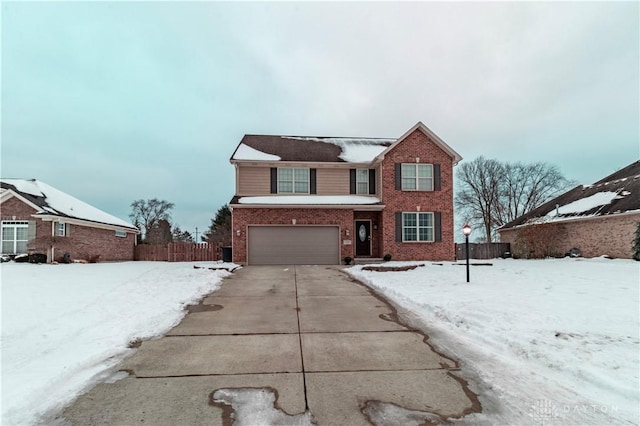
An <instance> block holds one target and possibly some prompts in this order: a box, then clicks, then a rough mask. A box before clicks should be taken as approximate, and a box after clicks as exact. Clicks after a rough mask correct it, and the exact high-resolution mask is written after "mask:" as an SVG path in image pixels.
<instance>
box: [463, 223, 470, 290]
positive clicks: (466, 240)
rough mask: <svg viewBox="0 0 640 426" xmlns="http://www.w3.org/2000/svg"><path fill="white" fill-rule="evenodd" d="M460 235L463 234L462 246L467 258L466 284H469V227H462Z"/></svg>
mask: <svg viewBox="0 0 640 426" xmlns="http://www.w3.org/2000/svg"><path fill="white" fill-rule="evenodd" d="M462 233H463V234H464V245H465V252H466V258H467V282H469V234H471V226H469V225H465V226H463V227H462Z"/></svg>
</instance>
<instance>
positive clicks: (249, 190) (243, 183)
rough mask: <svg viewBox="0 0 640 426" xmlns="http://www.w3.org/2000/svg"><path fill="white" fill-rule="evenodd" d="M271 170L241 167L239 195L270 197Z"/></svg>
mask: <svg viewBox="0 0 640 426" xmlns="http://www.w3.org/2000/svg"><path fill="white" fill-rule="evenodd" d="M270 193H271V168H269V167H249V166H239V168H238V195H269V194H270Z"/></svg>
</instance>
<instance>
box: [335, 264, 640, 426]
mask: <svg viewBox="0 0 640 426" xmlns="http://www.w3.org/2000/svg"><path fill="white" fill-rule="evenodd" d="M492 262H493V264H494V266H479V267H472V269H471V283H470V284H467V283H466V282H465V269H464V267H461V266H455V265H452V264H447V263H445V264H444V265H441V266H439V265H433V264H430V263H428V262H427V264H426V266H425V267H418V268H416V269H414V270H411V271H406V272H385V273H380V272H374V271H364V270H362V266H355V267H353V268H350V269H348V270H347V271H348V272H349V273H350V274H352V275H353V276H354V277H356V278H358V279H360V280H362V281H363V282H365V283H367V284H368V285H370V286H371V287H373V288H375V289H377V290H379V291H380V292H381V293H382V294H384V295H385V296H387V297H389V298H390V299H391V300H392V301H394V303H396V304H398V305H399V306H400V307H402V308H403V309H406V310H407V313H406V314H405V318H407V319H408V320H409V321H410V322H412V323H413V324H412V325H413V326H416V327H420V328H422V329H424V330H425V332H426V333H428V334H429V335H430V337H431V339H430V342H431V343H433V344H435V345H436V346H439V347H440V348H441V349H443V350H444V351H445V352H447V353H450V354H452V355H454V356H455V357H457V358H458V359H459V360H460V361H461V364H462V366H463V369H464V372H465V375H466V376H467V377H471V378H472V379H473V381H474V382H475V383H476V384H477V385H478V386H479V389H476V391H478V393H479V396H480V400H481V402H482V404H483V407H484V412H483V413H481V414H476V415H474V416H473V417H472V418H469V419H468V420H469V421H471V422H472V423H473V422H476V423H482V422H488V423H490V424H543V423H544V424H558V425H564V424H580V425H582V424H585V425H586V424H612V423H616V424H620V423H625V424H626V423H629V424H636V423H637V421H638V418H640V417H639V416H640V413H639V407H640V396H639V390H638V380H639V369H640V362H639V354H640V336H639V330H640V324H639V309H638V306H639V304H640V300H639V299H640V298H639V288H638V282H639V281H640V268H639V265H638V263H637V262H634V261H631V260H608V259H602V258H598V259H549V260H512V259H507V260H501V259H497V260H492ZM416 263H417V262H406V263H401V262H392V263H391V265H394V266H399V265H405V264H416ZM423 263H424V262H423Z"/></svg>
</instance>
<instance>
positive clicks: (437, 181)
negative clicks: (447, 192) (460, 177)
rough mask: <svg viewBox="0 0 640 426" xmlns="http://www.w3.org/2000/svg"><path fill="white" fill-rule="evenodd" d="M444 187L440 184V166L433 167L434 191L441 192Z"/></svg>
mask: <svg viewBox="0 0 640 426" xmlns="http://www.w3.org/2000/svg"><path fill="white" fill-rule="evenodd" d="M441 189H442V186H441V184H440V164H434V165H433V190H434V191H440V190H441Z"/></svg>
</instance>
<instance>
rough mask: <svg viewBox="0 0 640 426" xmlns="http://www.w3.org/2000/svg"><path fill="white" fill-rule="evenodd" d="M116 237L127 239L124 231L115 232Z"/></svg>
mask: <svg viewBox="0 0 640 426" xmlns="http://www.w3.org/2000/svg"><path fill="white" fill-rule="evenodd" d="M116 237H120V238H127V232H126V231H116Z"/></svg>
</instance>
